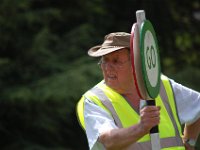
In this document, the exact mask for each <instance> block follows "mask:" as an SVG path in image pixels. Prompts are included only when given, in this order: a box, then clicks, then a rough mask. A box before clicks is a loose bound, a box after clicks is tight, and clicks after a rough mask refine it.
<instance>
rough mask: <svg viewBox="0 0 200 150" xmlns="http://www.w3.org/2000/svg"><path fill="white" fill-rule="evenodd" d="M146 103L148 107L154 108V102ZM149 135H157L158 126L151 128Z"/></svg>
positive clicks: (148, 101)
mask: <svg viewBox="0 0 200 150" xmlns="http://www.w3.org/2000/svg"><path fill="white" fill-rule="evenodd" d="M146 103H147V105H148V106H155V105H156V101H155V100H147V101H146ZM150 133H158V126H154V127H153V128H151V130H150Z"/></svg>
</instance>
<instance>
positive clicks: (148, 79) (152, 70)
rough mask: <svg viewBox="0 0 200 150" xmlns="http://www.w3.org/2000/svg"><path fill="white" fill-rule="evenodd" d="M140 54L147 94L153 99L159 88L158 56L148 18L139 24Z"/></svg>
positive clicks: (156, 45) (152, 29) (153, 32)
mask: <svg viewBox="0 0 200 150" xmlns="http://www.w3.org/2000/svg"><path fill="white" fill-rule="evenodd" d="M140 55H141V58H142V59H141V61H142V73H143V79H144V81H145V86H146V89H147V92H148V94H149V96H150V97H151V98H153V99H154V98H156V97H157V95H158V93H159V90H160V57H159V50H158V44H157V38H156V34H155V31H154V28H153V26H152V24H151V22H150V21H148V20H145V21H144V22H143V23H142V25H141V30H140Z"/></svg>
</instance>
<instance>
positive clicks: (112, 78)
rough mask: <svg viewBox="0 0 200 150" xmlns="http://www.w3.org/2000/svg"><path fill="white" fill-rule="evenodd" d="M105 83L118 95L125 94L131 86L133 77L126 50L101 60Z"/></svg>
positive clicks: (108, 55) (113, 53) (103, 57)
mask: <svg viewBox="0 0 200 150" xmlns="http://www.w3.org/2000/svg"><path fill="white" fill-rule="evenodd" d="M100 63H101V68H102V71H103V76H104V79H105V83H106V84H107V85H108V86H109V87H111V88H112V89H114V90H116V91H117V92H119V93H120V94H126V92H127V91H129V89H130V88H131V86H132V85H133V75H132V68H131V61H130V56H129V50H128V49H121V50H118V51H115V52H112V53H110V54H107V55H105V56H102V59H101V62H100Z"/></svg>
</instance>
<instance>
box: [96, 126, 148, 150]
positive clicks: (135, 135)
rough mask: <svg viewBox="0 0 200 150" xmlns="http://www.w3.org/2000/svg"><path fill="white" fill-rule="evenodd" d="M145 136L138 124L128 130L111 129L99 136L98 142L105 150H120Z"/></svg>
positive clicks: (145, 132)
mask: <svg viewBox="0 0 200 150" xmlns="http://www.w3.org/2000/svg"><path fill="white" fill-rule="evenodd" d="M145 134H147V131H145V130H144V129H143V128H142V126H141V125H140V124H136V125H134V126H131V127H129V128H120V129H112V130H110V131H107V132H104V133H102V134H101V135H100V137H99V141H100V142H101V143H102V144H103V145H104V146H105V148H106V150H118V149H119V150H121V149H124V148H126V147H128V146H129V145H131V144H132V143H135V142H136V141H137V140H139V139H140V138H141V137H143V136H144V135H145Z"/></svg>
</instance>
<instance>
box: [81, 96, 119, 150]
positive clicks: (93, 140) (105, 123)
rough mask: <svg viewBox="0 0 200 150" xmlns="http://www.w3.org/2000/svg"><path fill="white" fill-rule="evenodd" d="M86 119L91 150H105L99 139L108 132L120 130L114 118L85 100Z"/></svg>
mask: <svg viewBox="0 0 200 150" xmlns="http://www.w3.org/2000/svg"><path fill="white" fill-rule="evenodd" d="M84 119H85V126H86V135H87V139H88V144H89V148H90V150H105V148H104V146H103V145H102V144H101V143H100V142H98V137H99V135H100V134H101V133H102V132H104V131H106V130H110V129H114V128H118V127H117V126H116V125H115V123H114V120H113V118H112V116H111V115H110V114H109V113H108V112H107V111H106V110H104V109H103V108H101V107H100V106H98V105H96V104H95V103H93V102H92V101H90V100H88V99H85V101H84Z"/></svg>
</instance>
